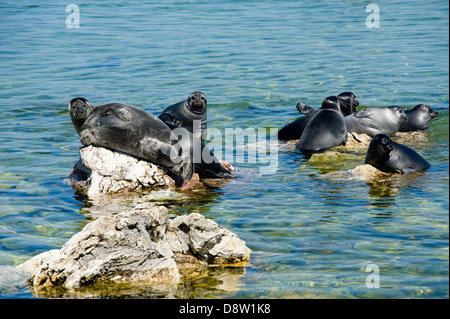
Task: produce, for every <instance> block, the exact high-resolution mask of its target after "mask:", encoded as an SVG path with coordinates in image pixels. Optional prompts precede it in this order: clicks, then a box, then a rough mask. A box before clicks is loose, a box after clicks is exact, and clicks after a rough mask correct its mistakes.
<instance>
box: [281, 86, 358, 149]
mask: <svg viewBox="0 0 450 319" xmlns="http://www.w3.org/2000/svg"><path fill="white" fill-rule="evenodd" d="M337 98H338V99H339V103H340V109H341V112H342V114H343V115H344V116H346V115H349V114H352V113H354V112H356V107H357V106H358V105H359V102H358V101H357V97H356V95H355V94H353V93H352V92H342V93H340V94H339V95H338V96H337ZM296 108H297V111H298V112H299V113H301V114H304V115H305V116H302V117H300V118H298V119H296V120H295V121H293V122H291V123H289V124H288V125H286V126H284V127H283V128H281V129H280V130H279V131H278V139H279V140H298V139H300V137H301V136H302V133H303V131H304V129H305V127H306V125H307V124H308V122H309V121H310V120H311V119H312V118H313V116H314V115H315V114H316V113H317V112H318V111H319V110H320V109H317V108H315V107H314V106H310V105H307V104H304V103H302V102H299V103H298V104H297V105H296Z"/></svg>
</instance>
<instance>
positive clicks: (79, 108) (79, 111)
mask: <svg viewBox="0 0 450 319" xmlns="http://www.w3.org/2000/svg"><path fill="white" fill-rule="evenodd" d="M93 108H94V106H93V105H92V104H91V103H89V101H88V100H86V99H85V98H83V97H76V98H74V99H72V100H71V101H70V102H69V114H70V119H71V120H72V124H73V126H74V127H75V130H76V131H77V133H78V135H80V129H81V126H82V125H83V123H84V122H85V121H86V119H87V118H88V116H89V115H90V114H91V112H92V109H93Z"/></svg>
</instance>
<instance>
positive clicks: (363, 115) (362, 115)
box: [353, 109, 372, 118]
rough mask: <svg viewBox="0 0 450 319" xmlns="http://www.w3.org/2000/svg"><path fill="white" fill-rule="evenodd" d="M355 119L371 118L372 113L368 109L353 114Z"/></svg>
mask: <svg viewBox="0 0 450 319" xmlns="http://www.w3.org/2000/svg"><path fill="white" fill-rule="evenodd" d="M353 116H354V117H357V118H372V112H371V110H370V109H363V110H361V111H358V112H356V113H354V114H353Z"/></svg>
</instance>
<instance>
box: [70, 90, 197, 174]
mask: <svg viewBox="0 0 450 319" xmlns="http://www.w3.org/2000/svg"><path fill="white" fill-rule="evenodd" d="M83 108H84V109H85V110H86V112H85V111H80V110H81V109H83ZM89 110H90V112H89ZM69 112H70V116H71V119H72V122H73V124H74V127H75V129H76V130H77V132H78V134H79V135H80V141H81V143H82V144H83V145H94V146H101V147H106V148H109V149H113V150H117V151H121V152H124V153H127V154H130V155H133V156H136V157H138V158H142V159H145V160H148V161H150V162H152V163H154V164H157V165H160V166H162V167H164V168H166V169H168V170H170V171H171V172H173V173H175V174H178V175H181V176H182V178H183V179H184V180H190V179H191V178H192V174H193V172H194V163H193V161H192V156H190V154H189V150H186V149H183V148H182V147H177V144H178V140H177V137H176V136H175V135H174V134H173V133H172V130H171V129H170V128H169V127H168V126H167V125H166V124H165V123H164V122H163V121H161V120H160V119H158V118H157V117H155V116H153V115H151V114H150V113H148V112H146V111H144V110H142V109H140V108H137V107H134V106H130V105H125V104H121V103H108V104H104V105H97V106H94V107H92V104H91V103H89V102H88V101H87V100H86V99H84V98H76V99H73V100H72V101H71V102H70V104H69ZM86 115H87V116H86Z"/></svg>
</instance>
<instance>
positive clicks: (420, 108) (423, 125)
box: [400, 104, 439, 132]
mask: <svg viewBox="0 0 450 319" xmlns="http://www.w3.org/2000/svg"><path fill="white" fill-rule="evenodd" d="M405 113H406V115H408V119H407V120H406V121H405V122H403V123H402V124H401V125H400V132H411V131H421V130H428V129H429V122H430V121H431V120H432V119H434V118H436V117H437V116H438V115H439V113H438V112H436V111H435V110H433V109H432V108H431V107H430V106H429V105H426V104H419V105H416V106H415V107H414V108H412V109H410V110H405Z"/></svg>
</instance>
